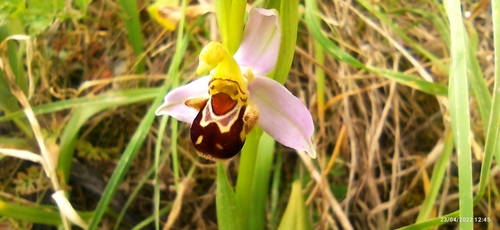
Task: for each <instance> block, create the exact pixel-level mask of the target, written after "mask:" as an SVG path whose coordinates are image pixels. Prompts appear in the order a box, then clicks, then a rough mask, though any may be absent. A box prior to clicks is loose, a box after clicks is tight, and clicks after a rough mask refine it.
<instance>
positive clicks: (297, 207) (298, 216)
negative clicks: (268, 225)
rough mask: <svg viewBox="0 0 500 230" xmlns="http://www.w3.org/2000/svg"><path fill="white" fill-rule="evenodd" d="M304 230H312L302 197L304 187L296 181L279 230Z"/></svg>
mask: <svg viewBox="0 0 500 230" xmlns="http://www.w3.org/2000/svg"><path fill="white" fill-rule="evenodd" d="M293 229H296V230H302V229H312V228H311V224H310V223H309V218H308V217H307V211H306V206H305V203H304V197H302V186H301V185H300V180H296V181H295V182H293V184H292V193H291V194H290V199H289V200H288V205H287V206H286V209H285V213H284V214H283V218H282V219H281V222H280V225H279V227H278V230H293Z"/></svg>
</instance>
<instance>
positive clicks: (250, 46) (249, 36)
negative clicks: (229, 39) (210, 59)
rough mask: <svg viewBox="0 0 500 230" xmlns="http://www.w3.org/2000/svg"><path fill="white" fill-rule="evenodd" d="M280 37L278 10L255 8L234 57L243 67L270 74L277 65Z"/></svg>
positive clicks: (251, 12)
mask: <svg viewBox="0 0 500 230" xmlns="http://www.w3.org/2000/svg"><path fill="white" fill-rule="evenodd" d="M280 39H281V24H280V18H279V16H278V12H277V11H276V10H267V9H258V8H253V9H252V10H251V11H250V16H249V18H248V22H247V24H246V26H245V31H244V33H243V40H242V42H241V45H240V47H239V49H238V51H236V54H235V55H234V59H235V60H236V62H238V64H239V65H240V66H242V67H243V68H246V67H250V68H251V69H252V71H253V72H254V73H255V74H262V75H264V74H268V73H270V72H271V71H273V70H274V67H275V66H276V61H277V59H278V52H279V48H280Z"/></svg>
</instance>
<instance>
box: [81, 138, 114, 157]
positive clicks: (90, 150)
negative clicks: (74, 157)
mask: <svg viewBox="0 0 500 230" xmlns="http://www.w3.org/2000/svg"><path fill="white" fill-rule="evenodd" d="M76 150H77V151H78V156H79V157H83V158H86V159H87V160H89V161H109V160H111V159H112V158H114V157H115V156H117V155H118V154H119V151H120V149H119V148H118V147H112V148H100V147H94V146H93V145H92V144H91V143H88V142H85V141H79V142H78V143H77V145H76Z"/></svg>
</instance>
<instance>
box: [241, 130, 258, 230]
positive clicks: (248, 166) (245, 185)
mask: <svg viewBox="0 0 500 230" xmlns="http://www.w3.org/2000/svg"><path fill="white" fill-rule="evenodd" d="M261 135H262V130H260V129H258V128H255V129H254V130H253V131H252V132H250V133H249V134H248V135H247V140H246V142H245V146H243V149H242V150H241V156H240V168H239V172H238V179H237V181H236V194H235V195H236V202H237V203H238V204H239V205H240V207H241V210H240V211H241V218H242V221H243V226H246V224H247V220H248V212H249V207H250V199H249V197H250V194H249V193H250V192H251V191H252V182H253V176H254V170H255V161H256V159H257V153H258V148H259V140H260V136H261Z"/></svg>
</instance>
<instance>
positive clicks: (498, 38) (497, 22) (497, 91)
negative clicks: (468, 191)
mask: <svg viewBox="0 0 500 230" xmlns="http://www.w3.org/2000/svg"><path fill="white" fill-rule="evenodd" d="M491 9H492V21H493V39H494V41H493V47H494V52H495V85H494V89H493V103H492V107H491V112H490V115H489V116H490V117H489V119H490V120H489V123H488V126H487V131H486V146H485V148H484V153H485V154H484V159H483V164H482V167H481V178H480V181H479V190H478V192H477V195H476V197H475V198H474V204H478V203H479V201H480V200H481V198H482V197H483V195H484V191H485V190H486V185H487V182H488V180H489V177H490V176H489V175H490V167H491V162H492V160H493V155H494V154H495V153H496V159H497V162H498V161H499V159H500V148H499V147H498V141H497V140H498V135H499V133H498V131H499V126H500V116H498V114H500V3H499V2H498V1H491ZM497 164H498V163H497Z"/></svg>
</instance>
